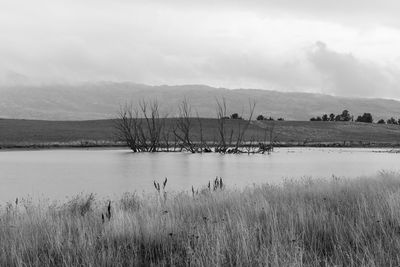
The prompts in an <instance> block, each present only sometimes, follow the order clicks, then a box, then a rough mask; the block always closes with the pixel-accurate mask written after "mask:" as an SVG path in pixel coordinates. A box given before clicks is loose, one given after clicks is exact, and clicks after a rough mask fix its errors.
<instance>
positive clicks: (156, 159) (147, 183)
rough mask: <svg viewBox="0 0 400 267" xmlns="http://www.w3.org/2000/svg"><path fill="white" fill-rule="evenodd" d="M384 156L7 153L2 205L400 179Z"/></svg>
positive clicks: (2, 157)
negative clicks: (212, 185)
mask: <svg viewBox="0 0 400 267" xmlns="http://www.w3.org/2000/svg"><path fill="white" fill-rule="evenodd" d="M377 151H380V152H385V151H387V150H384V149H358V148H357V149H356V148H350V149H343V148H323V149H321V148H280V149H276V151H275V152H274V153H272V154H270V155H259V154H257V155H247V154H242V155H220V154H216V153H211V154H189V153H154V154H151V153H137V154H135V153H131V152H130V151H129V150H123V149H118V150H117V149H115V150H97V149H91V150H83V149H82V150H74V149H65V150H37V151H2V152H0V204H4V202H6V201H13V200H15V198H16V197H19V198H21V197H27V196H31V197H32V198H34V199H35V198H50V199H53V200H61V201H63V200H65V198H66V197H71V196H75V195H77V194H79V193H92V192H93V193H95V194H97V196H98V197H99V198H106V197H111V198H113V197H116V196H119V195H121V194H122V193H124V192H133V191H137V192H139V193H141V192H148V191H153V190H154V188H153V180H157V181H160V182H161V181H162V180H164V177H168V185H167V188H168V189H169V190H170V191H171V190H173V191H179V190H186V191H190V190H191V187H192V186H194V187H195V188H199V187H202V186H205V185H206V184H207V183H208V181H210V180H212V179H214V178H215V177H216V176H220V177H222V178H223V179H224V182H225V184H226V185H228V186H230V187H243V186H246V185H252V184H253V183H255V184H260V183H280V182H282V181H283V179H284V178H295V179H298V178H302V177H315V178H329V177H331V176H332V175H335V176H339V177H349V178H351V177H359V176H369V175H375V174H377V173H378V172H379V171H382V170H386V171H395V172H399V170H400V165H399V162H400V161H399V159H400V154H396V153H377Z"/></svg>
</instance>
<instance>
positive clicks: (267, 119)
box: [257, 114, 285, 121]
mask: <svg viewBox="0 0 400 267" xmlns="http://www.w3.org/2000/svg"><path fill="white" fill-rule="evenodd" d="M257 120H258V121H274V120H275V119H274V118H272V117H271V116H270V117H267V116H265V117H264V115H262V114H260V115H258V116H257ZM284 120H285V119H283V118H278V119H277V121H284Z"/></svg>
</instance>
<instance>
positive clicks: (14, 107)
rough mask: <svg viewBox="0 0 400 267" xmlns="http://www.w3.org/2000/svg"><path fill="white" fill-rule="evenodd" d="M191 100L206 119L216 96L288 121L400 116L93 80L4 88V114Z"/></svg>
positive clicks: (50, 114)
mask: <svg viewBox="0 0 400 267" xmlns="http://www.w3.org/2000/svg"><path fill="white" fill-rule="evenodd" d="M185 97H186V98H187V99H188V101H189V102H190V103H191V105H192V110H193V111H194V112H198V114H199V116H201V117H215V114H216V112H215V105H216V99H221V98H222V97H224V98H225V99H226V102H227V107H228V113H229V114H231V113H234V112H237V113H239V114H243V116H247V115H248V102H249V100H255V101H256V102H257V106H256V110H255V113H256V115H258V114H263V115H266V116H272V117H275V118H277V117H283V118H285V119H286V120H308V119H309V118H310V117H313V116H318V115H322V114H323V113H328V114H329V113H340V112H341V111H342V110H344V109H348V110H349V111H350V113H352V114H354V115H355V116H357V115H360V114H362V113H364V112H369V113H372V115H373V117H374V119H375V121H376V120H377V119H380V118H384V119H387V118H390V117H392V116H394V117H396V118H399V117H400V102H399V101H395V100H386V99H367V98H346V97H334V96H328V95H322V94H310V93H283V92H277V91H270V90H253V89H236V90H230V89H223V88H213V87H208V86H203V85H182V86H147V85H142V84H134V83H106V82H104V83H93V84H83V85H79V86H66V85H54V86H41V87H29V86H22V87H6V88H0V117H1V118H18V119H44V120H91V119H110V118H113V117H115V114H116V113H117V111H118V109H119V106H120V105H121V104H124V103H126V102H131V101H132V102H133V103H137V102H138V101H139V100H141V99H147V100H150V99H157V100H158V101H159V102H160V104H161V108H162V111H163V112H167V113H168V114H170V116H174V115H175V114H176V112H177V107H178V105H179V103H180V102H181V101H182V100H183V99H184V98H185Z"/></svg>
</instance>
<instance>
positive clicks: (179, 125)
mask: <svg viewBox="0 0 400 267" xmlns="http://www.w3.org/2000/svg"><path fill="white" fill-rule="evenodd" d="M192 127H193V125H192V119H191V107H190V106H189V104H188V102H187V100H186V99H184V100H183V101H182V103H181V105H180V106H179V117H178V119H177V121H176V127H175V128H174V129H173V132H174V135H175V136H176V138H177V139H178V140H179V141H180V142H181V143H182V145H183V147H184V148H185V149H186V150H188V151H190V152H192V153H196V144H195V143H194V142H193V141H192V140H191V136H190V135H191V131H192Z"/></svg>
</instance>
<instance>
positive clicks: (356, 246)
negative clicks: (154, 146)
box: [0, 174, 400, 266]
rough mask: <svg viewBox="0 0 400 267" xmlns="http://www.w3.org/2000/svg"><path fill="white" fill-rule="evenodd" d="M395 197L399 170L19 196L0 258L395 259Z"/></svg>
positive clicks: (291, 262)
mask: <svg viewBox="0 0 400 267" xmlns="http://www.w3.org/2000/svg"><path fill="white" fill-rule="evenodd" d="M168 186H170V185H167V191H168ZM399 196H400V178H399V177H398V176H395V175H388V174H383V175H381V176H379V177H376V178H363V179H355V180H339V179H338V178H333V179H331V180H314V181H312V180H304V181H301V182H289V181H288V182H286V183H285V184H284V185H283V186H271V185H261V186H254V187H251V188H247V189H244V190H229V188H228V189H226V188H225V187H222V189H221V188H217V189H216V190H213V189H211V190H209V189H207V188H203V189H199V193H194V194H192V193H191V192H190V193H188V192H181V193H176V194H173V195H169V194H168V193H167V194H164V193H163V192H161V193H160V194H158V193H156V192H154V194H148V195H143V196H137V195H135V194H127V195H124V196H123V197H122V198H121V199H120V200H116V201H112V202H111V203H110V205H109V202H108V201H105V200H95V199H94V197H93V196H92V195H91V196H88V197H78V198H75V199H73V200H71V201H70V202H68V203H65V204H64V205H54V204H53V203H46V202H41V203H40V204H32V203H31V202H29V201H23V200H22V201H21V200H20V201H19V202H17V201H16V202H15V203H10V204H8V205H7V208H5V209H1V211H0V229H1V231H0V240H1V242H0V265H1V266H78V265H79V266H399V265H400V258H399V251H400V197H399ZM108 205H109V206H108Z"/></svg>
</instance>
